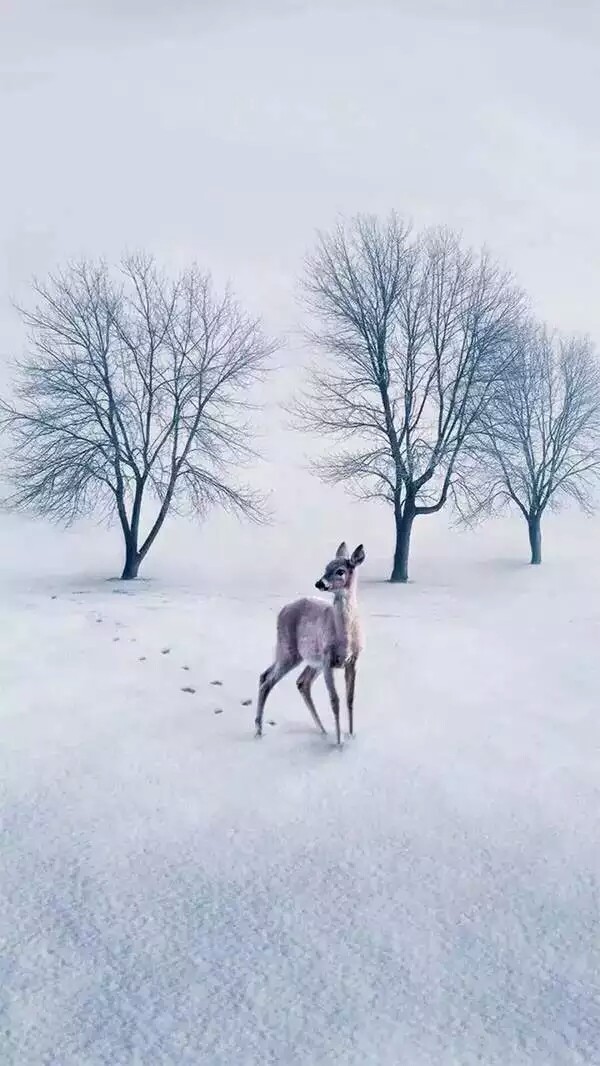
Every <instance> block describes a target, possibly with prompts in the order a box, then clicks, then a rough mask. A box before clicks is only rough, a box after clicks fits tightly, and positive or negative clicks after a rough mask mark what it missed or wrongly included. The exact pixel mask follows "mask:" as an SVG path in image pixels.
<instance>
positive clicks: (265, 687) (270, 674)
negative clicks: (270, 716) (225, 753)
mask: <svg viewBox="0 0 600 1066" xmlns="http://www.w3.org/2000/svg"><path fill="white" fill-rule="evenodd" d="M298 662H299V660H298V659H296V660H294V659H283V660H279V659H278V660H277V661H276V662H274V663H273V665H272V666H270V667H269V669H268V670H265V672H264V674H261V675H260V679H259V682H258V700H257V704H256V718H255V720H254V724H255V726H256V735H257V737H261V736H262V723H263V712H264V709H265V703H266V702H267V697H268V695H269V693H270V692H271V691H272V689H274V688H275V685H276V684H277V682H278V681H281V679H282V677H285V675H286V674H289V672H290V670H293V669H294V667H295V666H297V665H298Z"/></svg>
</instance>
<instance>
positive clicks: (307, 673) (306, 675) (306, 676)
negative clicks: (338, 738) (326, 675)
mask: <svg viewBox="0 0 600 1066" xmlns="http://www.w3.org/2000/svg"><path fill="white" fill-rule="evenodd" d="M320 672H321V671H320V670H317V669H316V668H315V667H314V666H306V667H305V668H304V670H303V671H302V673H301V674H300V677H299V678H298V680H297V681H296V687H297V689H298V692H299V693H300V695H301V696H302V699H303V700H304V702H305V704H306V706H307V707H308V709H309V711H310V713H311V714H312V716H313V720H314V723H315V725H316V727H317V729H320V730H321V732H322V733H325V734H326V733H327V730H326V729H325V726H324V725H323V723H322V721H321V719H320V718H319V715H318V713H317V708H316V707H315V705H314V703H313V698H312V695H311V688H312V684H313V681H314V680H315V678H316V677H318V676H319V674H320Z"/></svg>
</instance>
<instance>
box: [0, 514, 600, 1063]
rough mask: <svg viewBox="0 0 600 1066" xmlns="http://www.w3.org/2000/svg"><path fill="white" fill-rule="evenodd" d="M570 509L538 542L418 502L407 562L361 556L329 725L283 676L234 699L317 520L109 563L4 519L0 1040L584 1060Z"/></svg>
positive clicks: (594, 609) (589, 1055) (576, 547)
mask: <svg viewBox="0 0 600 1066" xmlns="http://www.w3.org/2000/svg"><path fill="white" fill-rule="evenodd" d="M565 521H566V520H565ZM430 528H431V529H433V526H430ZM559 529H560V524H558V525H557V527H556V532H555V533H553V536H555V537H556V536H558V531H559ZM585 530H586V533H585V537H583V539H580V541H579V542H578V543H574V542H573V541H572V540H571V541H569V543H568V544H567V543H565V545H564V547H565V549H566V551H565V552H564V553H563V552H562V551H561V550H560V547H561V546H560V545H559V544H558V543H555V545H554V550H555V556H556V558H555V560H554V561H553V562H552V561H549V562H547V563H546V564H545V566H544V567H543V568H542V569H540V570H534V569H533V568H528V567H527V566H526V565H523V564H522V563H521V562H520V561H519V558H518V554H516V552H515V554H514V555H509V554H508V553H505V554H504V555H501V554H500V556H498V544H497V543H496V542H495V541H494V540H493V537H492V534H491V533H490V532H488V533H486V532H485V531H484V532H482V533H481V534H479V536H478V537H477V538H475V539H472V538H470V537H464V536H463V537H461V536H459V535H457V534H451V535H446V533H445V532H444V535H443V537H442V536H440V538H439V542H438V554H437V556H435V557H434V556H433V555H431V556H430V554H429V553H430V551H431V538H429V539H428V538H427V536H426V531H425V526H423V538H421V539H422V541H423V543H422V547H421V550H420V551H419V549H418V545H417V552H416V562H415V577H416V580H415V583H414V584H411V585H410V586H408V587H406V588H395V587H391V586H389V585H387V584H385V583H384V582H382V581H381V580H380V577H381V575H382V574H383V573H384V572H385V568H384V562H383V560H382V561H381V562H380V561H378V560H376V559H375V560H373V558H371V559H370V560H368V562H367V564H365V567H364V568H363V569H364V571H365V573H364V576H363V575H361V576H362V577H363V580H362V585H361V588H360V595H361V603H362V606H363V614H364V621H365V627H366V630H367V641H368V646H367V649H366V651H365V654H364V658H363V660H362V662H361V665H360V673H359V685H358V692H357V705H356V716H357V736H356V738H355V740H354V741H352V742H347V743H346V744H345V746H344V747H343V749H342V750H341V751H338V750H336V749H335V747H334V746H333V741H332V738H331V736H329V737H328V738H327V739H324V738H321V737H320V736H319V735H318V734H317V733H316V732H315V730H314V727H313V726H312V723H311V721H310V719H309V716H308V713H307V711H306V709H305V707H304V705H303V704H302V702H301V700H300V699H299V697H298V695H297V693H296V691H295V688H294V684H293V681H292V680H291V679H287V680H286V681H284V682H282V684H281V685H280V686H279V687H278V688H277V689H276V690H275V691H274V693H273V695H272V697H271V700H270V702H269V703H268V705H267V712H266V720H268V721H269V722H270V723H273V724H270V725H267V726H266V727H265V737H264V739H263V740H262V741H256V740H255V739H254V738H253V730H252V718H253V711H254V708H253V706H247V705H244V703H245V701H247V700H249V699H252V700H254V697H255V689H256V675H257V673H258V672H259V670H261V669H263V668H264V666H266V665H267V663H268V662H269V656H270V653H271V649H272V645H273V628H274V619H275V614H276V611H277V609H278V607H279V606H280V604H281V603H283V602H284V601H285V598H286V597H287V595H288V594H289V595H295V594H297V593H299V592H300V593H304V592H310V588H311V585H312V582H313V580H314V578H315V577H317V576H319V574H320V567H321V565H322V563H323V562H325V561H326V559H327V555H328V552H329V545H328V544H327V545H326V546H325V547H326V551H325V552H324V551H322V546H321V544H320V543H311V545H310V546H309V547H308V548H307V550H306V554H307V559H306V561H305V562H304V561H303V563H302V566H301V568H300V572H298V573H293V574H290V575H288V581H287V584H286V582H285V580H283V579H282V578H281V575H280V574H278V575H277V576H276V577H273V578H272V579H270V580H268V579H267V578H266V577H265V573H264V568H263V572H262V575H259V576H255V577H248V576H245V577H242V576H241V574H240V571H239V569H236V567H235V566H234V567H232V566H231V565H229V567H228V566H227V565H226V564H223V565H222V568H221V569H222V572H221V573H219V572H218V567H217V570H216V571H215V572H214V573H212V575H211V570H210V566H208V565H207V566H206V568H205V572H204V573H202V572H201V571H200V570H196V571H194V572H193V574H192V575H191V576H189V577H188V578H186V581H185V583H184V582H183V580H182V579H181V578H179V579H177V578H176V577H175V576H173V574H174V572H175V571H176V563H175V564H174V566H175V569H174V570H173V571H172V572H171V573H170V575H169V577H168V579H167V578H165V577H152V576H151V575H152V572H153V568H152V567H151V566H150V565H148V567H147V570H148V575H149V576H148V580H145V581H140V583H139V584H138V585H137V586H135V587H131V586H128V587H124V586H123V585H121V584H119V583H115V582H109V581H107V580H106V579H105V577H104V576H103V577H99V576H96V577H94V578H90V577H87V578H86V577H84V576H80V577H77V576H75V577H74V576H73V572H71V574H70V576H66V575H68V570H69V567H68V563H69V559H68V558H64V559H63V560H62V562H61V563H60V564H59V565H58V564H57V565H55V566H54V567H53V565H52V563H51V562H50V561H49V558H48V557H47V558H46V559H45V560H42V561H40V562H39V563H38V564H37V568H38V570H37V571H36V572H34V573H33V574H28V575H26V574H25V564H24V561H23V563H22V564H21V567H20V569H19V567H16V568H15V566H14V565H11V559H12V563H13V564H14V559H15V557H16V551H17V545H16V538H15V529H14V528H12V527H11V528H10V529H9V531H8V532H7V528H6V527H4V533H5V537H4V540H3V558H2V572H3V573H4V578H3V593H2V608H1V624H2V633H3V640H2V646H1V649H0V676H1V677H2V700H1V732H2V745H1V748H0V760H1V761H0V782H1V784H0V790H1V791H0V796H1V813H2V823H3V824H2V839H3V864H2V876H1V888H2V896H1V902H0V914H1V919H0V920H1V924H0V941H1V943H2V954H1V960H2V961H1V963H0V997H1V1007H2V1026H1V1028H2V1033H3V1050H2V1053H1V1055H0V1058H1V1061H2V1063H6V1064H7V1066H8V1064H11V1066H42V1064H44V1066H46V1064H47V1066H134V1064H136V1066H159V1064H163V1063H164V1064H173V1066H179V1064H190V1066H200V1064H205V1063H206V1064H207V1066H208V1064H210V1066H234V1064H238V1063H239V1064H240V1066H264V1064H266V1063H273V1064H278V1066H280V1064H285V1066H288V1064H289V1066H295V1064H298V1066H321V1064H323V1066H325V1064H334V1063H336V1064H338V1063H339V1064H344V1066H364V1064H371V1063H373V1064H376V1066H404V1064H406V1066H450V1064H452V1066H470V1064H474V1063H482V1064H484V1066H563V1064H564V1066H583V1064H585V1066H597V1064H598V1063H599V1062H600V1007H599V1003H600V1000H599V987H598V980H599V979H598V974H599V973H600V945H599V941H598V913H599V905H600V896H599V891H598V888H599V874H600V862H599V856H598V810H599V809H600V783H599V782H600V777H599V772H598V761H599V743H598V742H599V739H600V726H599V713H598V692H599V689H600V665H599V664H600V660H599V657H598V640H599V636H600V606H599V604H600V598H599V593H600V568H599V567H598V564H597V559H596V558H595V553H596V548H595V545H596V544H597V542H598V541H597V538H598V526H597V523H596V522H591V523H585ZM9 532H10V536H9ZM514 533H515V535H514V543H511V552H512V549H513V548H517V547H518V546H519V545H520V544H521V541H520V539H519V537H518V534H519V533H521V531H520V530H515V531H514ZM30 534H31V536H32V537H33V543H34V544H35V537H36V536H38V537H39V536H41V533H39V532H36V530H33V531H31V530H30ZM265 535H266V534H265ZM365 540H367V538H365ZM57 542H58V538H57ZM76 543H78V542H77V539H76V538H74V537H73V536H71V540H70V541H69V539H68V538H67V539H66V544H67V548H66V549H63V550H65V551H66V554H67V555H68V551H69V545H70V544H76ZM444 552H445V554H444ZM586 553H587V554H586ZM569 556H571V558H570V559H569ZM161 558H162V557H159V559H158V563H160V562H161ZM311 560H312V565H310V561H311ZM70 562H71V571H73V570H74V572H75V573H77V572H78V565H79V561H78V558H77V556H76V555H75V558H74V560H73V559H71V560H70ZM237 565H238V566H239V562H238V564H237ZM61 567H62V569H61ZM315 568H316V570H317V572H316V573H315ZM159 569H160V567H159ZM259 569H260V568H259ZM38 572H39V576H38ZM108 572H110V571H108ZM181 572H183V567H181ZM48 574H50V576H48ZM44 575H45V576H44ZM217 681H218V682H221V684H219V685H216V684H214V683H213V682H217ZM186 688H190V689H193V690H194V691H193V692H186V691H185V689H186ZM315 692H316V699H317V702H318V706H319V707H320V709H321V710H323V712H326V707H327V703H326V697H325V691H324V687H323V685H322V683H321V684H320V685H319V684H318V685H317V686H316V689H315ZM326 720H327V722H328V724H329V725H330V724H331V718H330V716H329V717H327V718H326Z"/></svg>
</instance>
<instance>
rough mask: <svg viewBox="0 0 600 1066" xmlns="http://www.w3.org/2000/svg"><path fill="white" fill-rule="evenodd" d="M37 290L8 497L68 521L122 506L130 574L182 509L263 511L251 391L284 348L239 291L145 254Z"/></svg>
mask: <svg viewBox="0 0 600 1066" xmlns="http://www.w3.org/2000/svg"><path fill="white" fill-rule="evenodd" d="M35 292H36V296H37V305H36V306H35V307H34V309H33V310H27V311H23V312H22V314H23V318H24V321H25V323H26V325H27V327H28V329H29V337H30V345H29V349H28V352H27V354H26V355H25V357H24V358H23V359H22V360H20V362H18V364H17V371H18V374H17V382H16V387H15V396H14V401H9V400H7V399H4V400H0V427H2V428H4V429H5V430H7V431H8V441H9V443H8V447H7V448H6V464H5V465H6V468H7V473H8V476H9V477H10V479H11V481H12V483H13V485H14V492H13V494H12V496H11V497H10V499H9V500H8V503H9V504H10V505H11V506H12V507H15V508H19V509H30V510H33V511H36V512H38V513H42V514H45V515H49V516H50V517H51V518H53V519H56V520H59V521H67V522H69V521H71V520H73V519H75V518H77V517H78V516H81V515H84V514H88V513H92V512H96V513H98V512H100V513H101V514H103V515H104V516H105V517H111V516H112V515H114V514H115V512H116V516H118V520H119V523H120V526H121V529H122V531H123V537H124V542H125V565H124V568H123V573H122V577H123V578H124V579H128V578H135V577H137V574H138V570H139V566H140V564H141V562H142V560H143V559H144V558H145V557H146V555H147V554H148V551H149V550H150V548H151V546H152V544H153V543H154V541H155V539H156V537H157V536H158V534H159V532H160V530H161V528H162V525H163V523H164V521H165V518H166V516H167V514H168V513H169V511H178V512H191V513H200V514H204V512H205V511H206V509H207V508H208V507H209V506H210V505H213V504H218V505H222V506H224V507H226V508H231V509H232V510H234V511H237V512H239V513H241V514H245V515H249V516H250V517H253V518H258V517H260V514H261V506H262V504H261V499H260V497H258V496H257V495H256V494H254V493H253V492H251V491H250V490H248V489H247V488H244V487H240V486H238V485H237V484H236V482H235V477H234V471H235V469H236V468H237V467H238V466H239V465H240V464H242V463H243V462H244V461H245V460H247V459H248V458H249V457H250V456H251V455H252V451H251V449H250V447H249V445H248V443H247V442H248V439H249V437H248V433H249V425H248V424H247V420H248V413H249V411H250V404H249V402H248V399H247V397H248V392H247V390H248V388H249V387H250V386H251V385H252V383H253V382H254V381H255V380H256V379H257V377H259V376H260V374H261V373H262V371H263V369H264V367H265V365H266V359H267V356H268V355H269V354H270V352H271V351H272V345H271V344H270V343H268V342H267V340H265V338H264V336H263V333H262V331H261V328H260V326H259V324H258V322H256V321H254V320H253V319H251V318H250V317H248V316H247V315H246V314H245V313H244V312H243V311H242V310H241V309H240V307H239V306H238V304H237V303H236V301H235V300H234V298H233V297H232V295H231V294H230V293H229V292H227V293H225V295H224V296H217V295H216V294H215V293H214V291H213V287H212V284H211V280H210V277H209V276H208V275H205V274H202V273H201V272H200V271H199V270H198V269H197V268H195V267H193V268H191V269H189V270H186V271H184V272H183V273H182V274H181V275H180V276H179V277H177V278H176V279H174V280H168V279H167V278H165V277H164V276H162V275H161V274H160V272H159V271H158V270H157V268H156V266H155V264H154V262H153V261H152V260H151V259H148V258H144V257H141V256H138V257H135V258H130V259H128V260H126V261H125V262H124V263H123V264H122V269H121V272H120V275H119V276H118V277H117V278H114V277H113V276H112V274H111V272H110V271H109V270H108V268H107V267H106V266H105V265H104V264H103V263H100V264H90V263H85V262H84V263H81V264H76V265H72V266H69V267H68V268H67V269H66V270H65V271H64V272H62V273H60V274H57V275H54V276H52V277H51V278H50V279H49V281H48V282H47V283H46V284H36V285H35ZM142 526H144V531H143V532H142Z"/></svg>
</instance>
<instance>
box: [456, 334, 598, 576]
mask: <svg viewBox="0 0 600 1066" xmlns="http://www.w3.org/2000/svg"><path fill="white" fill-rule="evenodd" d="M476 453H477V462H478V466H479V470H480V478H479V483H478V487H477V481H476V480H475V479H474V480H473V482H472V487H473V488H474V489H475V504H474V506H472V507H471V508H470V511H469V512H468V515H469V517H473V516H474V515H476V514H478V513H480V512H481V511H483V510H488V511H493V510H494V509H497V508H500V507H503V506H505V505H513V504H514V505H515V506H516V507H517V509H518V510H519V512H520V513H521V514H522V516H523V518H524V519H525V521H526V522H527V529H528V534H529V546H530V549H531V562H532V563H533V564H539V563H541V561H542V517H543V514H544V512H545V510H546V508H547V507H550V508H558V507H559V506H560V505H561V503H563V502H565V501H566V500H568V499H571V500H574V501H575V502H576V503H577V504H578V505H579V506H581V507H582V508H584V510H588V511H589V510H591V509H592V506H593V501H594V494H595V493H594V489H595V483H596V482H597V480H598V476H599V475H600V366H599V364H598V360H597V356H596V354H595V353H594V351H593V349H592V346H591V344H590V342H589V341H588V340H586V339H585V338H581V337H561V336H560V335H558V334H557V333H550V332H549V331H548V330H547V328H546V327H545V326H540V325H536V324H534V323H531V322H527V323H523V325H522V327H521V329H520V331H519V336H518V347H517V353H516V358H515V360H514V361H513V363H512V365H511V369H510V373H509V374H507V375H506V376H505V377H504V378H503V379H502V380H501V381H499V382H498V383H497V387H496V389H495V393H494V398H493V402H492V403H491V404H489V405H488V407H487V408H486V410H485V412H484V414H483V418H482V439H480V440H479V441H478V443H477V447H476ZM482 459H483V462H482V461H481V460H482Z"/></svg>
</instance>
